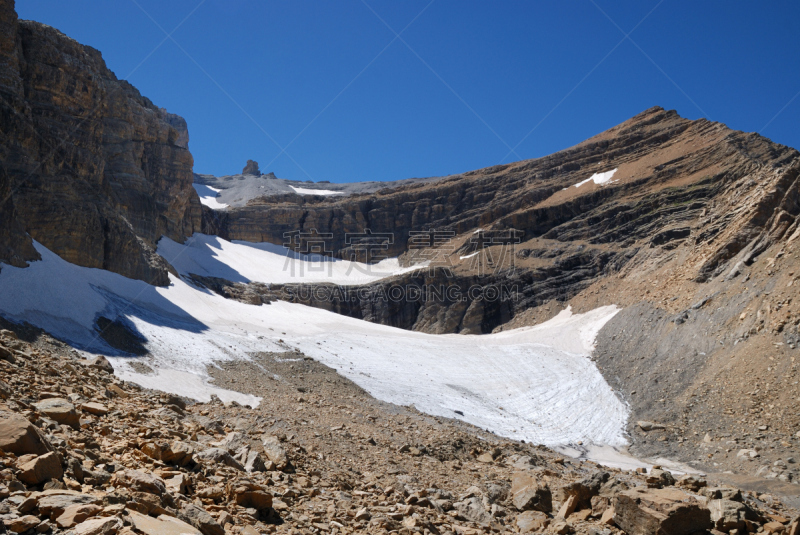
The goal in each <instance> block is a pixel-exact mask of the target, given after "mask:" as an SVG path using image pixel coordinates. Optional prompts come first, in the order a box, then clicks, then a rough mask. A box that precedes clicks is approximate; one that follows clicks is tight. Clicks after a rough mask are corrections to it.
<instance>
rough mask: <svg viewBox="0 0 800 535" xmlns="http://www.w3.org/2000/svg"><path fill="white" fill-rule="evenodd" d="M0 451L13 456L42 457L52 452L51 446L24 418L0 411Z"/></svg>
mask: <svg viewBox="0 0 800 535" xmlns="http://www.w3.org/2000/svg"><path fill="white" fill-rule="evenodd" d="M0 449H1V450H3V451H5V452H7V453H13V454H15V455H28V454H33V455H44V454H45V453H48V452H50V451H53V446H52V445H50V442H48V441H47V439H46V438H45V436H44V435H43V434H42V433H41V431H39V429H38V428H37V427H36V426H35V425H33V424H32V423H30V422H29V421H28V420H27V419H26V418H24V417H22V416H20V415H18V414H15V413H13V412H7V411H0Z"/></svg>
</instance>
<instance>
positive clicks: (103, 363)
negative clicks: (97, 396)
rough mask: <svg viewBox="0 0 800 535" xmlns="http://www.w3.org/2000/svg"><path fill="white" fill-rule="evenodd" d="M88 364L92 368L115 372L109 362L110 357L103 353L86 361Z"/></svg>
mask: <svg viewBox="0 0 800 535" xmlns="http://www.w3.org/2000/svg"><path fill="white" fill-rule="evenodd" d="M85 364H86V365H87V366H90V367H92V368H95V369H98V370H102V371H104V372H107V373H114V367H113V366H112V365H111V363H110V362H108V359H107V358H105V357H104V356H103V355H98V356H96V357H95V358H93V359H92V360H90V361H88V362H86V363H85Z"/></svg>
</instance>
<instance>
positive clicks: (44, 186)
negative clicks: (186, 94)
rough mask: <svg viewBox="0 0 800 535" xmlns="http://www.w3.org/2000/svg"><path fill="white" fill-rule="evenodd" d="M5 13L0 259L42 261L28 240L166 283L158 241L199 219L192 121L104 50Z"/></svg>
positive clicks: (0, 35) (0, 49) (1, 30)
mask: <svg viewBox="0 0 800 535" xmlns="http://www.w3.org/2000/svg"><path fill="white" fill-rule="evenodd" d="M0 14H1V17H2V21H3V22H2V24H0V97H2V113H1V114H0V130H2V132H3V137H4V140H3V143H2V147H0V151H2V153H1V154H0V157H2V161H3V173H2V176H0V180H2V183H0V192H2V191H3V190H5V191H6V194H5V195H4V196H3V197H2V198H0V200H3V199H4V200H5V204H4V205H3V210H2V214H0V218H1V219H2V220H3V223H4V224H3V225H2V229H3V230H2V231H0V260H3V261H8V262H10V263H14V264H16V265H20V264H24V261H25V260H32V259H35V258H36V257H37V255H36V252H35V250H34V249H33V248H32V247H31V244H30V238H33V239H34V240H37V241H38V242H40V243H42V244H43V245H44V246H46V247H47V248H49V249H50V250H52V251H54V252H55V253H57V254H58V255H59V256H61V257H62V258H64V259H66V260H68V261H70V262H73V263H75V264H78V265H81V266H87V267H95V268H103V269H108V270H110V271H114V272H117V273H120V274H122V275H125V276H128V277H131V278H136V279H141V280H144V281H147V282H150V283H152V284H157V285H163V284H167V283H168V281H169V279H168V277H167V268H168V266H167V265H166V263H165V262H164V261H163V260H162V259H161V258H160V257H158V256H157V255H156V254H155V246H156V242H157V241H158V239H159V238H160V237H161V236H162V235H165V236H169V237H170V238H172V239H176V240H178V241H183V239H184V238H185V237H186V236H188V235H191V233H192V232H194V231H196V230H199V229H200V220H201V216H202V210H201V205H200V202H199V199H198V197H197V195H196V193H195V192H194V189H193V188H192V163H193V161H192V156H191V154H190V153H189V150H188V133H187V130H186V123H185V121H183V119H181V118H180V117H177V116H174V115H172V114H168V113H167V112H165V111H164V110H163V109H160V108H158V107H156V106H155V105H153V103H152V102H150V101H149V100H148V99H147V98H145V97H143V96H141V95H140V94H139V92H138V91H137V90H136V89H135V88H134V87H133V86H131V85H130V84H128V83H127V82H125V81H124V80H118V79H117V78H116V76H115V75H114V73H112V72H111V71H110V70H108V68H107V67H106V65H105V62H104V61H103V59H102V57H101V55H100V53H99V52H98V51H97V50H94V49H93V48H91V47H88V46H83V45H81V44H79V43H77V42H76V41H74V40H72V39H70V38H69V37H67V36H65V35H63V34H62V33H60V32H58V31H57V30H55V29H53V28H51V27H49V26H46V25H44V24H40V23H36V22H30V21H18V20H17V17H16V13H15V12H14V5H13V2H11V1H6V0H3V1H0ZM6 197H7V199H6ZM25 232H27V234H28V235H29V236H30V238H29V237H28V236H25V234H24V233H25Z"/></svg>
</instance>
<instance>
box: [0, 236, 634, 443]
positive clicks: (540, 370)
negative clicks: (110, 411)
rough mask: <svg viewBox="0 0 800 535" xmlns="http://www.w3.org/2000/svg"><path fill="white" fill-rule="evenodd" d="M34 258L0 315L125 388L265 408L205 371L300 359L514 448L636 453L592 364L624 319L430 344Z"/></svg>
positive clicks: (319, 315)
mask: <svg viewBox="0 0 800 535" xmlns="http://www.w3.org/2000/svg"><path fill="white" fill-rule="evenodd" d="M201 243H207V241H206V242H202V240H201ZM234 245H239V244H234ZM35 246H36V248H37V250H38V251H39V252H40V253H41V255H42V260H41V261H38V262H32V263H31V265H30V267H28V268H25V269H20V268H15V267H12V266H7V265H3V266H2V270H0V289H1V290H2V291H0V312H1V313H2V315H3V316H5V317H6V318H8V319H10V320H12V321H17V322H21V321H27V322H30V323H32V324H34V325H37V326H39V327H41V328H44V329H46V330H48V331H49V332H51V333H52V334H53V335H55V336H57V337H59V338H61V339H62V340H65V341H67V342H70V343H71V344H73V345H75V346H77V347H79V348H82V349H83V350H86V351H88V352H92V353H103V354H106V355H109V356H110V357H111V360H112V363H113V365H114V367H115V369H116V373H117V375H119V376H120V377H121V378H123V379H125V380H131V381H135V382H137V383H140V384H142V385H144V386H147V387H150V388H158V389H162V390H166V391H170V392H175V393H178V394H181V395H186V396H191V397H193V398H196V399H200V400H208V399H210V396H211V394H216V395H218V396H219V397H220V398H222V399H223V400H233V399H235V400H236V401H238V402H239V403H247V404H250V405H255V404H256V403H257V402H258V399H257V398H253V397H252V396H246V395H244V394H239V393H235V392H230V391H225V390H221V389H219V388H216V387H214V386H213V385H211V384H209V383H208V375H207V371H206V366H207V365H213V363H214V362H215V361H224V360H232V359H247V358H249V357H248V355H249V354H251V353H252V352H255V351H286V350H290V349H294V348H296V349H299V350H300V351H302V352H304V353H305V354H306V355H308V356H310V357H312V358H314V359H317V360H319V361H320V362H323V363H324V364H327V365H328V366H331V367H333V368H335V369H337V370H338V371H339V372H340V373H341V374H342V375H344V376H346V377H348V378H349V379H351V380H352V381H354V382H355V383H356V384H358V385H359V386H361V387H362V388H364V389H365V390H367V391H368V392H369V393H371V394H372V395H373V396H375V397H376V398H378V399H381V400H384V401H387V402H391V403H397V404H401V405H414V406H416V408H417V409H419V410H420V411H423V412H426V413H429V414H433V415H437V416H446V417H451V418H459V419H462V420H464V421H466V422H469V423H471V424H474V425H476V426H478V427H480V428H483V429H488V430H490V431H493V432H495V433H498V434H500V435H503V436H506V437H510V438H514V439H524V440H526V441H530V442H533V443H540V444H546V445H549V446H553V447H559V446H562V447H563V446H566V445H569V444H577V443H578V442H579V441H582V442H583V443H584V444H585V445H589V444H597V445H607V446H612V447H615V448H618V447H623V446H625V444H626V440H625V437H624V427H625V422H626V420H627V417H628V410H627V408H626V406H625V405H624V404H623V403H622V402H621V401H620V400H619V399H618V398H617V397H616V396H615V394H614V392H613V391H612V390H611V388H610V387H609V386H608V384H607V383H606V382H605V380H604V379H603V377H602V375H601V374H600V372H599V371H598V370H597V368H596V367H595V365H594V363H593V362H592V361H591V359H590V358H589V354H590V352H591V349H592V345H593V343H594V338H595V336H596V334H597V332H598V331H599V329H600V328H602V326H603V325H604V324H605V323H606V322H607V321H608V320H609V319H611V318H612V317H613V316H614V315H615V314H616V313H617V308H616V307H614V306H606V307H601V308H598V309H595V310H592V311H590V312H587V313H585V314H572V313H571V312H570V310H565V311H562V312H561V313H560V314H559V315H558V316H556V317H555V318H553V319H552V320H550V321H548V322H546V323H543V324H540V325H537V326H534V327H525V328H521V329H514V330H509V331H504V332H500V333H495V334H490V335H470V336H464V335H455V334H453V335H431V334H425V333H419V332H411V331H405V330H401V329H395V328H392V327H387V326H384V325H378V324H373V323H368V322H364V321H360V320H356V319H352V318H348V317H345V316H341V315H337V314H334V313H332V312H327V311H324V310H320V309H315V308H310V307H305V306H303V305H298V304H292V303H286V302H282V301H279V302H275V303H273V304H271V305H262V306H253V305H246V304H243V303H240V302H237V301H233V300H228V299H225V298H223V297H220V296H218V295H216V294H214V293H212V292H209V291H206V290H204V289H200V288H197V287H195V286H192V285H190V284H188V283H186V282H185V281H184V280H182V279H181V278H179V277H174V276H171V281H172V284H171V285H170V286H169V287H166V288H155V287H152V286H149V285H147V284H145V283H143V282H141V281H134V280H130V279H127V278H125V277H122V276H120V275H117V274H114V273H110V272H107V271H103V270H98V269H90V268H83V267H79V266H75V265H73V264H69V263H67V262H65V261H64V260H62V259H61V258H59V257H58V256H57V255H55V254H53V253H51V252H50V251H48V250H47V249H46V248H45V247H43V246H42V245H40V244H38V243H36V244H35ZM227 247H228V246H227V245H225V244H222V246H221V250H224V249H226V248H227ZM243 247H244V246H243ZM216 252H217V254H228V253H219V250H217V251H216ZM186 254H187V255H190V256H191V246H187V252H186ZM217 258H218V259H220V258H224V259H225V260H227V258H225V257H224V256H222V257H220V256H218V257H217ZM192 259H193V261H194V260H196V257H192ZM179 260H180V259H177V260H176V262H178V263H180V262H179ZM201 260H203V258H202V257H201ZM203 261H204V260H203ZM239 268H241V269H244V268H243V267H242V266H241V265H240V266H239ZM248 269H249V268H248ZM100 315H102V316H105V317H107V318H111V319H114V318H116V319H118V320H120V321H123V322H126V323H127V324H128V325H130V326H131V328H132V329H135V331H137V332H138V333H139V334H140V335H141V336H142V338H143V339H144V340H146V345H147V347H148V349H149V350H150V352H151V355H149V356H147V357H140V358H138V359H137V360H142V361H144V362H146V363H147V364H148V365H150V366H151V367H152V368H154V369H155V370H156V374H155V375H141V374H138V373H136V372H135V371H134V370H133V368H131V367H130V366H129V365H128V364H127V363H128V362H130V361H131V360H132V357H129V356H126V355H123V354H121V353H120V352H119V351H116V350H114V349H113V348H111V347H109V346H107V345H106V343H105V342H104V341H103V340H102V338H100V337H99V335H98V332H97V330H96V327H95V322H96V319H97V317H98V316H100ZM455 411H460V412H461V413H463V416H460V415H458V414H457V413H456V412H455Z"/></svg>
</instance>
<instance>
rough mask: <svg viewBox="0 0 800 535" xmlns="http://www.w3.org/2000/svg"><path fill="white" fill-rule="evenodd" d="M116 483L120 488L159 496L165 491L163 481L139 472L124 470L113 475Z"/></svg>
mask: <svg viewBox="0 0 800 535" xmlns="http://www.w3.org/2000/svg"><path fill="white" fill-rule="evenodd" d="M115 478H116V481H117V483H118V484H119V485H120V486H122V487H127V488H129V489H131V490H136V491H140V492H149V493H150V494H156V495H158V496H161V495H162V494H164V493H165V492H166V491H167V486H166V485H165V484H164V480H163V479H161V478H160V477H156V476H154V475H152V474H148V473H145V472H142V471H140V470H124V471H122V472H120V473H117V474H116V475H115Z"/></svg>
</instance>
